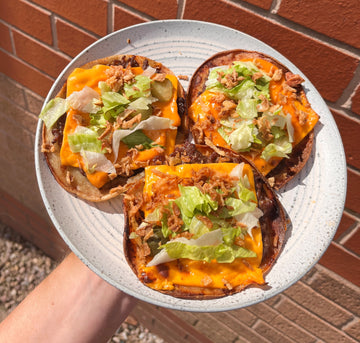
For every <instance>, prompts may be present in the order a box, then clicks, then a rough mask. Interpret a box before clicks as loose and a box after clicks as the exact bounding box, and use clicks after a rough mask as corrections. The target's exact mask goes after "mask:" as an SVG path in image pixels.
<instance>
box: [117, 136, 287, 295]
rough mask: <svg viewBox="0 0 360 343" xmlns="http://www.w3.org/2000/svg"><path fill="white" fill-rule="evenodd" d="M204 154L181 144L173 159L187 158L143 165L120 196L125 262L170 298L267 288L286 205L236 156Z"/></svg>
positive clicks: (281, 235)
mask: <svg viewBox="0 0 360 343" xmlns="http://www.w3.org/2000/svg"><path fill="white" fill-rule="evenodd" d="M208 152H209V149H208V148H207V147H200V146H195V145H193V144H188V143H186V144H185V145H184V146H181V147H180V148H179V149H178V148H176V149H175V152H174V154H173V156H172V157H173V159H172V161H175V160H183V161H187V164H177V165H160V166H149V167H146V168H145V172H144V178H141V179H139V180H138V182H137V183H135V184H133V185H132V186H131V188H130V189H129V190H128V191H127V192H126V193H125V194H124V200H123V201H124V216H125V233H124V235H125V237H124V251H125V256H126V258H127V261H128V263H129V265H130V266H131V268H132V269H133V271H134V273H135V274H136V276H137V277H138V278H139V280H140V281H141V282H142V283H143V284H145V285H146V286H148V287H150V288H152V289H154V290H156V291H159V292H162V293H165V294H168V295H171V296H174V297H179V298H187V299H210V298H217V297H222V296H226V295H230V294H234V293H237V292H240V291H242V290H243V289H245V288H246V287H248V286H258V287H264V286H265V285H266V281H265V279H264V276H265V274H266V273H267V272H268V271H269V270H270V268H271V266H272V265H273V264H274V262H275V260H276V258H277V256H278V254H279V253H280V251H281V248H282V245H283V242H284V236H285V231H286V221H285V215H284V210H283V208H282V206H281V204H280V202H279V201H278V199H277V197H276V195H275V194H274V191H273V190H272V188H271V187H270V186H269V185H268V183H267V181H266V180H265V178H264V177H263V176H262V175H261V174H260V173H259V172H258V171H257V170H256V169H253V168H252V166H251V165H250V164H248V163H246V162H243V160H242V159H241V158H239V157H238V156H237V157H235V158H234V159H233V160H232V161H229V159H228V160H227V162H224V160H223V157H221V156H219V155H218V158H216V156H215V154H214V153H213V152H212V153H208ZM175 155H176V156H175Z"/></svg>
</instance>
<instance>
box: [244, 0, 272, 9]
mask: <svg viewBox="0 0 360 343" xmlns="http://www.w3.org/2000/svg"><path fill="white" fill-rule="evenodd" d="M244 1H245V2H248V3H249V4H252V5H256V6H259V7H261V8H263V9H265V10H269V9H270V7H271V4H272V2H273V0H244Z"/></svg>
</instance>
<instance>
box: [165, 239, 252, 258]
mask: <svg viewBox="0 0 360 343" xmlns="http://www.w3.org/2000/svg"><path fill="white" fill-rule="evenodd" d="M161 248H165V249H166V252H167V253H168V255H169V256H170V257H171V258H173V259H178V258H188V259H191V260H193V261H205V262H211V261H214V260H216V262H218V263H232V262H233V261H234V260H235V259H236V258H238V257H242V258H246V257H256V253H255V252H253V251H250V250H248V249H245V248H242V247H239V246H236V245H233V246H229V245H226V244H223V243H221V244H219V245H216V246H198V245H189V244H185V243H182V242H172V241H170V242H168V243H166V244H164V245H163V246H161Z"/></svg>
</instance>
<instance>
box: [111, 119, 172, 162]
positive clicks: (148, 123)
mask: <svg viewBox="0 0 360 343" xmlns="http://www.w3.org/2000/svg"><path fill="white" fill-rule="evenodd" d="M172 123H173V121H172V120H171V119H168V118H163V117H156V116H151V117H149V118H148V119H146V120H143V121H141V122H140V123H139V124H138V125H137V126H136V127H135V128H133V129H131V130H115V131H114V133H113V141H112V147H113V152H114V155H115V161H116V159H117V156H118V153H119V146H120V141H121V140H123V139H124V138H125V137H126V136H128V135H130V134H131V133H133V132H135V131H137V130H163V129H176V127H175V126H173V125H172Z"/></svg>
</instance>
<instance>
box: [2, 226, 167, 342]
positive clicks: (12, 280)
mask: <svg viewBox="0 0 360 343" xmlns="http://www.w3.org/2000/svg"><path fill="white" fill-rule="evenodd" d="M55 267H56V263H55V262H54V261H53V260H52V259H51V258H49V257H48V256H46V255H44V254H43V253H42V251H41V250H39V249H38V248H37V247H35V246H34V245H33V244H31V243H29V242H28V241H26V240H24V239H23V238H22V237H21V236H19V235H18V234H17V233H16V232H14V231H13V230H12V229H11V228H9V227H7V226H5V225H4V224H2V223H0V322H1V321H2V320H3V319H4V318H5V317H6V316H7V315H8V314H9V313H10V312H11V311H12V310H13V309H14V308H15V307H16V306H17V305H18V304H19V303H20V302H21V301H22V300H23V299H24V298H25V296H26V295H27V294H28V293H29V292H30V291H31V290H32V289H34V288H35V287H36V285H38V284H39V283H40V282H41V281H42V280H43V279H44V278H45V277H46V276H47V275H48V274H49V273H50V272H51V271H52V270H53V269H54V268H55ZM123 342H130V343H163V342H164V341H163V340H162V339H161V338H159V337H158V336H156V335H154V334H152V333H151V332H149V330H148V329H146V328H144V327H143V326H142V325H140V324H139V323H138V322H137V321H136V320H135V319H134V318H133V317H131V316H129V318H127V320H126V321H125V322H124V323H123V324H122V325H121V326H120V328H119V329H118V331H117V332H116V333H115V334H114V336H113V337H112V338H111V340H110V341H109V342H108V343H123Z"/></svg>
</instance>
